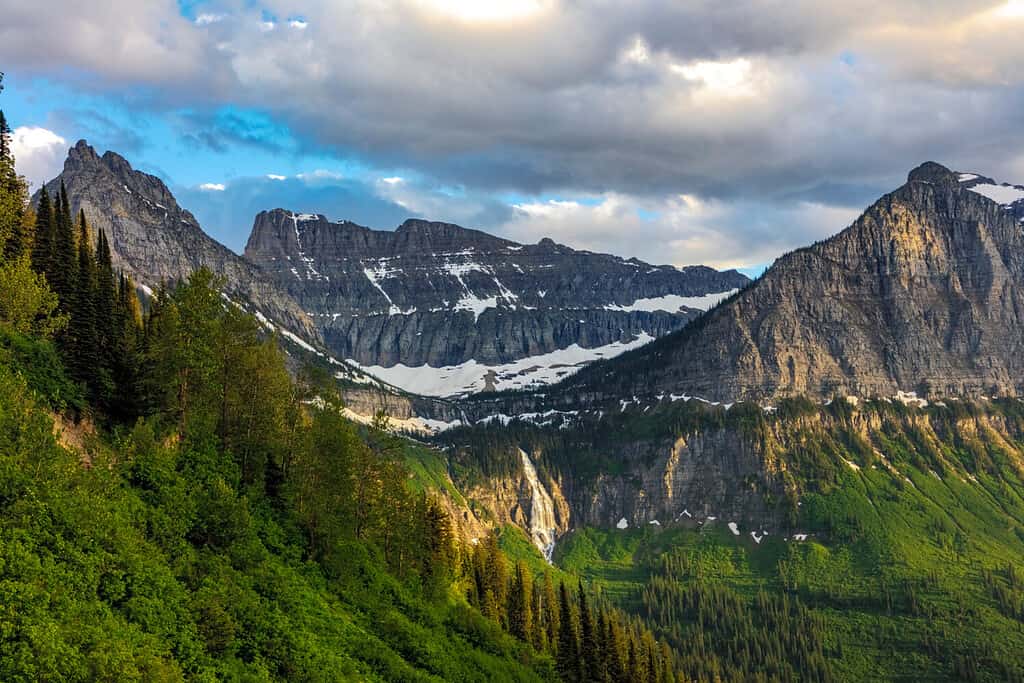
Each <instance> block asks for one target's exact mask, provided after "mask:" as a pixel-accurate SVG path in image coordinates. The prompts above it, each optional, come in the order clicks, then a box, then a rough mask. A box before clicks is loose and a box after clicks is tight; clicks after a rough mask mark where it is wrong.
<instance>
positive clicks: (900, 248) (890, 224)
mask: <svg viewBox="0 0 1024 683" xmlns="http://www.w3.org/2000/svg"><path fill="white" fill-rule="evenodd" d="M960 177H966V176H958V174H954V173H952V172H951V171H949V170H948V169H945V168H944V167H942V166H940V165H939V164H935V163H927V164H924V165H922V166H920V167H919V168H917V169H915V170H914V171H912V172H911V173H910V176H909V178H908V182H907V183H906V184H905V185H903V186H902V187H900V188H899V189H898V190H896V191H895V192H892V193H890V194H887V195H885V196H884V197H882V198H881V199H879V200H878V201H877V202H876V203H875V204H874V205H872V206H871V207H870V208H869V209H868V210H867V211H865V212H864V214H863V215H861V217H860V218H858V219H857V220H856V221H855V222H854V223H853V225H851V226H850V227H849V228H847V229H846V230H844V231H842V232H841V233H839V234H838V235H836V236H834V237H832V238H831V239H828V240H825V241H823V242H820V243H818V244H815V245H813V246H811V247H807V248H805V249H800V250H797V251H795V252H792V253H790V254H787V255H785V256H783V257H781V258H779V259H778V260H777V261H776V263H775V264H774V265H773V266H772V267H771V268H770V269H769V270H768V271H767V272H766V273H765V274H764V276H763V277H761V278H760V279H759V280H758V281H756V282H755V283H754V284H753V285H751V286H750V287H748V288H747V289H745V290H744V291H742V292H741V293H739V294H738V295H737V296H735V297H733V298H732V299H731V300H730V301H727V302H725V303H723V304H722V305H720V306H719V307H718V308H716V309H715V310H713V311H712V312H710V313H709V314H708V315H706V316H704V317H702V318H701V319H699V320H698V321H696V323H694V324H693V325H690V326H688V327H687V328H686V329H684V330H682V331H680V332H678V333H675V334H672V335H669V336H667V337H664V338H662V339H660V340H658V341H656V342H653V343H652V344H650V345H648V346H647V347H644V348H641V349H639V350H637V351H635V352H632V353H630V354H626V355H624V356H622V357H620V358H617V359H614V360H611V361H609V362H607V363H603V364H599V365H594V366H591V367H589V368H587V369H585V370H583V371H581V373H580V374H578V375H577V376H576V377H574V378H572V379H570V380H569V381H568V382H567V385H566V386H565V387H564V389H563V391H564V392H566V395H571V396H575V397H578V396H581V395H592V396H595V397H600V396H605V397H608V396H614V395H627V396H628V395H632V394H634V393H639V394H644V395H650V394H651V393H658V392H677V393H687V394H693V395H697V396H702V397H705V398H708V399H713V400H720V401H735V400H739V399H763V398H767V397H776V396H794V395H807V396H811V397H821V398H826V397H829V396H831V395H833V394H840V395H843V394H852V395H860V396H892V395H894V394H896V392H897V391H900V390H902V391H917V392H919V393H920V394H922V395H935V396H943V395H968V396H972V395H973V396H977V395H997V394H1005V395H1021V394H1022V393H1024V229H1022V225H1021V222H1020V220H1019V215H1021V213H1020V210H1024V202H1016V203H1013V204H1000V203H997V202H996V201H993V200H991V199H989V198H987V197H985V196H983V195H982V194H979V192H980V191H982V190H984V189H985V188H983V187H981V186H980V185H979V184H978V181H977V180H969V181H967V182H960V181H959V178H960ZM982 181H988V179H982ZM1003 192H1004V194H1009V195H1011V196H1016V194H1017V193H1015V192H1013V191H1012V190H1009V191H1008V190H1007V189H1006V188H1004V190H1003Z"/></svg>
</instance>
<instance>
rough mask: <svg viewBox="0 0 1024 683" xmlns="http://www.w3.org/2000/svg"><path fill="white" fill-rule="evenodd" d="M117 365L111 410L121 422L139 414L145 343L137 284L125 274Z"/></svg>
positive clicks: (116, 324)
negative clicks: (142, 352) (140, 376)
mask: <svg viewBox="0 0 1024 683" xmlns="http://www.w3.org/2000/svg"><path fill="white" fill-rule="evenodd" d="M112 344H113V348H114V354H113V365H112V366H111V367H110V383H111V386H112V387H113V391H112V395H111V397H110V406H109V411H110V414H111V417H113V418H114V419H115V420H119V421H122V422H123V421H129V420H131V419H133V418H136V417H138V416H139V415H141V414H142V413H141V412H140V405H139V379H138V378H139V370H140V363H141V358H140V354H141V348H142V347H141V345H142V314H141V311H140V308H139V298H138V295H137V294H136V292H135V283H134V282H133V281H132V279H131V278H130V277H129V276H128V275H126V274H124V273H121V274H120V276H119V277H118V285H117V302H116V305H115V307H114V331H113V341H112Z"/></svg>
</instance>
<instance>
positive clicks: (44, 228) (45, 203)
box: [32, 187, 53, 275]
mask: <svg viewBox="0 0 1024 683" xmlns="http://www.w3.org/2000/svg"><path fill="white" fill-rule="evenodd" d="M52 240H53V205H52V204H51V202H50V195H49V193H48V192H47V191H46V188H45V187H43V189H42V190H40V192H39V208H38V209H37V210H36V225H35V239H34V241H33V243H32V269H33V270H35V271H36V272H37V273H42V274H44V275H47V274H48V273H49V271H50V263H51V258H50V244H51V242H52Z"/></svg>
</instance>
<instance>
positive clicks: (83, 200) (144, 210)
mask: <svg viewBox="0 0 1024 683" xmlns="http://www.w3.org/2000/svg"><path fill="white" fill-rule="evenodd" d="M61 181H63V182H64V184H65V187H66V188H67V191H68V196H69V200H70V204H71V208H72V211H73V212H75V213H77V212H78V210H79V209H81V210H83V211H85V215H86V218H87V219H88V220H89V223H90V225H91V226H92V229H93V231H97V230H100V229H102V230H104V231H105V232H106V234H107V237H108V239H109V240H110V246H111V252H112V257H113V261H114V265H115V267H117V268H121V269H124V270H126V271H127V272H128V273H130V274H131V275H132V277H133V278H134V279H135V281H136V282H137V283H138V284H140V285H143V286H145V287H147V288H149V289H155V288H156V287H158V286H159V285H160V284H161V283H165V282H174V281H177V280H180V279H183V278H185V277H187V276H188V275H189V274H190V273H192V272H193V271H194V270H196V269H197V268H199V267H200V266H206V267H208V268H210V269H211V270H212V271H213V272H214V273H215V274H217V275H219V276H221V277H223V278H224V281H225V282H224V291H225V293H226V294H227V295H228V296H230V297H231V298H232V299H235V300H237V301H239V302H244V303H247V304H251V305H253V306H255V307H256V308H257V309H258V310H260V311H261V312H262V313H263V314H264V315H266V316H268V317H270V318H272V319H274V320H275V321H277V322H278V323H279V324H280V325H283V326H285V328H286V329H288V330H290V331H292V332H294V333H295V334H298V335H301V336H302V337H304V338H305V339H307V340H310V341H317V340H319V331H318V329H317V328H316V327H315V326H314V325H313V324H312V323H311V321H310V318H309V316H308V315H306V314H305V313H304V312H303V311H302V309H301V308H300V307H299V306H298V305H297V304H296V302H295V301H293V300H292V299H291V297H289V296H288V294H287V293H285V292H283V291H281V290H280V289H279V288H278V287H277V286H276V285H275V284H274V283H273V282H271V281H270V279H269V278H267V277H266V275H264V274H263V273H262V272H260V270H259V269H258V268H256V267H255V266H253V265H252V264H251V263H249V262H247V261H246V260H245V259H243V258H241V257H240V256H238V255H237V254H235V253H233V252H232V251H231V250H229V249H228V248H227V247H225V246H223V245H222V244H220V243H219V242H217V241H216V240H214V239H213V238H211V237H210V236H209V235H207V234H206V233H205V232H203V230H202V228H201V227H200V226H199V223H198V221H196V219H195V217H194V216H193V215H192V214H191V213H190V212H188V211H186V210H185V209H183V208H181V207H180V206H178V203H177V201H176V200H175V198H174V196H173V195H172V194H171V192H170V190H168V189H167V186H166V185H164V183H163V181H161V180H160V179H159V178H157V177H155V176H152V175H149V174H146V173H142V172H140V171H136V170H134V169H133V168H132V167H131V164H129V163H128V162H127V161H126V160H125V159H124V158H123V157H121V156H119V155H117V154H115V153H114V152H106V153H105V154H104V155H103V156H99V155H97V154H96V151H95V150H94V149H93V148H92V147H90V146H89V145H88V144H87V143H86V142H85V141H84V140H80V141H79V142H78V144H76V145H75V146H74V147H72V148H71V150H70V151H69V152H68V157H67V160H66V161H65V162H64V170H63V172H62V173H61V174H60V175H59V176H58V177H57V178H56V179H54V180H53V181H51V182H50V183H49V184H48V185H47V188H48V190H49V191H50V192H51V193H53V192H56V191H57V189H58V188H59V187H60V183H61Z"/></svg>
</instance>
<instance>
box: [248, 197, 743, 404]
mask: <svg viewBox="0 0 1024 683" xmlns="http://www.w3.org/2000/svg"><path fill="white" fill-rule="evenodd" d="M245 256H246V258H247V259H249V260H250V261H251V262H253V263H255V264H257V265H259V266H260V267H261V268H262V269H263V270H264V271H265V272H267V273H268V274H269V275H270V276H271V277H273V278H274V280H275V281H276V282H277V283H278V284H279V286H280V287H282V288H284V289H285V290H286V291H288V292H289V294H290V295H291V296H292V297H293V298H295V299H296V300H298V301H299V302H300V303H301V305H302V307H303V308H304V310H306V311H308V312H310V313H311V314H312V315H313V317H314V319H315V320H316V321H317V322H318V324H319V325H320V326H321V330H322V332H323V335H324V339H325V340H326V341H327V343H328V345H329V346H330V347H331V349H332V351H334V352H335V355H337V356H338V357H344V358H349V359H352V360H354V361H356V362H357V363H359V364H361V365H364V366H367V367H368V368H369V369H370V370H371V371H372V372H374V373H375V374H377V373H379V374H380V375H382V376H383V378H384V379H386V380H388V381H390V382H393V383H394V384H397V385H398V386H401V387H403V388H406V389H408V390H410V391H414V392H417V393H427V394H436V395H448V394H456V393H462V392H464V391H472V390H480V389H501V388H511V387H521V386H526V385H528V384H531V383H533V382H535V381H536V382H550V381H553V380H555V379H558V378H559V377H564V376H567V375H568V374H571V373H572V372H574V371H575V370H576V369H577V368H578V367H579V366H580V365H581V364H582V363H584V362H587V361H590V360H595V359H598V358H606V357H609V356H611V355H613V354H615V353H618V352H621V351H623V350H625V349H627V348H633V347H635V346H638V345H639V344H642V343H643V342H645V341H647V340H650V339H652V338H654V337H657V336H659V335H662V334H665V333H667V332H669V331H671V330H673V329H678V327H680V326H681V325H682V324H683V323H685V322H686V320H689V319H690V318H692V317H693V316H695V315H697V314H699V313H700V311H701V310H703V309H705V308H707V307H708V306H709V305H711V303H713V302H714V301H715V300H716V299H717V298H720V297H721V296H722V295H723V293H726V292H731V291H733V290H736V289H738V288H739V287H742V286H744V285H745V284H746V283H747V282H748V279H747V278H746V277H745V276H743V275H741V274H739V273H737V272H735V271H725V272H719V271H716V270H714V269H711V268H706V267H698V268H684V269H678V268H675V267H673V266H652V265H650V264H647V263H644V262H642V261H639V260H636V259H629V260H627V259H623V258H619V257H616V256H611V255H608V254H595V253H591V252H586V251H577V250H575V249H572V248H570V247H567V246H563V245H557V244H555V243H554V242H553V241H552V240H550V239H546V240H541V241H540V243H538V244H532V245H531V244H519V243H516V242H513V241H511V240H507V239H504V238H501V237H498V236H496V235H491V234H488V233H486V232H483V231H480V230H474V229H470V228H464V227H462V226H459V225H455V224H452V223H444V222H436V221H427V220H422V219H409V220H407V221H405V222H404V223H402V224H401V225H400V226H398V227H397V228H396V229H395V230H373V229H370V228H366V227H363V226H360V225H356V224H355V223H351V222H347V221H342V222H337V223H335V222H331V221H329V220H327V219H326V218H325V217H323V216H320V215H316V214H312V213H295V212H292V211H285V210H283V209H275V210H274V211H269V212H263V213H260V214H259V215H258V216H256V220H255V222H254V224H253V230H252V234H251V235H250V238H249V241H248V244H247V245H246V249H245ZM527 359H536V362H535V363H534V362H529V361H528V360H527ZM395 368H397V369H395ZM438 370H441V372H438Z"/></svg>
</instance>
